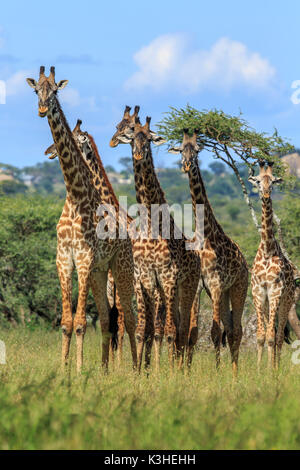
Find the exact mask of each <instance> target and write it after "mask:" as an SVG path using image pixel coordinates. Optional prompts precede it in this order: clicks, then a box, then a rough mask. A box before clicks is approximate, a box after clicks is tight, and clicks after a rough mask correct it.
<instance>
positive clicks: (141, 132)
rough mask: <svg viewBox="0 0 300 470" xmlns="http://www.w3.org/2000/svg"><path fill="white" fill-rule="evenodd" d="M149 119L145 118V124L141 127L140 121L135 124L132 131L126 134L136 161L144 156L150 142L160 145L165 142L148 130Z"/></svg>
mask: <svg viewBox="0 0 300 470" xmlns="http://www.w3.org/2000/svg"><path fill="white" fill-rule="evenodd" d="M150 122H151V117H149V116H147V117H146V123H145V124H144V125H143V126H142V125H141V123H140V121H137V120H136V122H135V126H134V130H133V131H132V132H129V133H128V134H127V136H126V137H127V138H128V139H129V140H130V143H131V145H132V155H133V158H135V159H136V160H141V159H142V158H143V157H144V156H145V154H146V148H147V146H148V145H149V143H150V142H153V143H154V144H155V145H162V144H164V143H165V142H166V141H165V139H163V138H162V137H159V136H158V135H157V134H156V133H155V132H153V131H152V130H151V129H150Z"/></svg>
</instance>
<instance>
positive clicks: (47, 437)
mask: <svg viewBox="0 0 300 470" xmlns="http://www.w3.org/2000/svg"><path fill="white" fill-rule="evenodd" d="M0 339H2V340H4V341H5V343H6V348H7V364H6V365H0V448H1V449H107V450H108V449H153V450H154V449H192V450H194V449H299V448H300V400H299V396H300V380H299V379H300V366H296V365H293V364H292V361H291V354H292V350H291V349H290V347H288V346H284V351H283V357H282V364H281V368H280V371H279V372H278V373H277V374H274V373H269V372H267V370H266V369H264V368H263V371H262V373H261V374H259V375H258V374H257V370H256V353H255V351H254V350H249V349H248V350H247V349H244V350H242V352H241V358H240V373H239V378H238V380H237V381H233V380H232V375H231V366H230V358H229V353H228V351H227V350H226V351H225V350H224V352H223V354H222V366H221V371H220V372H219V373H218V374H217V373H216V371H215V366H214V353H213V351H212V350H209V351H198V352H197V353H196V354H195V357H194V363H193V367H192V371H191V373H190V374H189V375H187V374H186V375H184V374H182V373H181V372H178V371H176V372H175V373H173V374H170V373H169V370H168V364H167V355H166V351H164V352H163V358H162V367H161V372H160V373H159V374H158V375H155V373H154V372H152V371H151V373H150V375H149V377H147V376H146V374H144V373H143V374H142V375H141V376H137V375H136V374H135V373H133V372H132V370H131V361H130V352H129V348H128V345H127V344H126V351H125V357H124V365H123V367H122V368H120V369H118V368H117V367H116V366H115V368H114V370H112V369H110V373H109V374H107V375H105V374H103V371H102V370H101V366H100V332H94V331H91V330H88V332H87V335H86V338H85V366H84V370H83V373H82V375H81V376H80V377H78V376H76V372H75V348H74V346H75V338H73V341H72V350H71V357H72V361H71V366H70V368H69V370H68V372H67V373H65V374H62V373H61V370H60V342H61V334H60V333H59V332H49V331H45V330H42V329H40V330H39V329H38V330H34V331H29V330H28V329H26V328H20V329H14V330H4V329H3V330H0Z"/></svg>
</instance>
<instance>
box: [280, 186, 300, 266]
mask: <svg viewBox="0 0 300 470" xmlns="http://www.w3.org/2000/svg"><path fill="white" fill-rule="evenodd" d="M278 207H279V210H278V215H279V217H280V218H281V224H282V229H283V234H284V242H285V245H286V248H287V251H288V253H289V255H290V256H291V257H292V260H293V261H294V262H295V264H296V265H298V266H299V265H300V232H299V221H300V199H299V194H293V193H290V194H286V195H285V196H284V198H283V199H282V201H280V203H279V204H278Z"/></svg>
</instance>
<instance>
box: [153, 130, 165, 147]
mask: <svg viewBox="0 0 300 470" xmlns="http://www.w3.org/2000/svg"><path fill="white" fill-rule="evenodd" d="M150 136H151V139H150V140H151V142H153V143H154V144H155V145H162V144H165V143H166V142H167V141H166V140H165V139H163V138H162V137H159V135H157V134H156V133H155V132H153V131H150Z"/></svg>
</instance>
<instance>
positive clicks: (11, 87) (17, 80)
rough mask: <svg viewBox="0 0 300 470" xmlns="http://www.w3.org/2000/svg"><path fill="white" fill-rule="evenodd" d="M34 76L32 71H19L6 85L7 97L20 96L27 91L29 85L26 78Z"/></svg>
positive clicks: (6, 81)
mask: <svg viewBox="0 0 300 470" xmlns="http://www.w3.org/2000/svg"><path fill="white" fill-rule="evenodd" d="M31 76H32V71H30V70H19V72H15V73H14V74H13V75H11V76H10V77H9V78H8V79H7V80H5V83H6V94H7V96H13V95H18V94H20V93H23V92H24V91H27V89H28V85H27V83H26V78H27V77H31Z"/></svg>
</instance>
